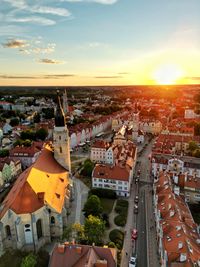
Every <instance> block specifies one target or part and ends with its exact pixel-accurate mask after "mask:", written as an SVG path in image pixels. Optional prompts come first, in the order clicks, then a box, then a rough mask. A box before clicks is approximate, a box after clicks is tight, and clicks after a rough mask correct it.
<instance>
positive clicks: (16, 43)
mask: <svg viewBox="0 0 200 267" xmlns="http://www.w3.org/2000/svg"><path fill="white" fill-rule="evenodd" d="M2 45H3V47H4V48H21V47H26V46H28V45H29V44H28V43H27V42H26V41H25V40H17V39H12V40H8V41H7V42H6V43H4V44H2Z"/></svg>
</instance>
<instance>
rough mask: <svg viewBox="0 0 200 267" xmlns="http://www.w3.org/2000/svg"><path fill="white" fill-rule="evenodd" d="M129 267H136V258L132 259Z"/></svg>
mask: <svg viewBox="0 0 200 267" xmlns="http://www.w3.org/2000/svg"><path fill="white" fill-rule="evenodd" d="M129 267H136V257H131V258H130V261H129Z"/></svg>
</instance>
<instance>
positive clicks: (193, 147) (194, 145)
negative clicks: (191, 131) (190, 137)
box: [188, 141, 198, 152]
mask: <svg viewBox="0 0 200 267" xmlns="http://www.w3.org/2000/svg"><path fill="white" fill-rule="evenodd" d="M197 148H198V145H197V143H196V142H195V141H190V142H189V147H188V149H189V150H190V152H193V151H195V150H196V149H197Z"/></svg>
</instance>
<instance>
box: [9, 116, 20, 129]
mask: <svg viewBox="0 0 200 267" xmlns="http://www.w3.org/2000/svg"><path fill="white" fill-rule="evenodd" d="M10 125H11V126H12V127H14V126H17V125H19V119H18V118H12V119H11V120H10Z"/></svg>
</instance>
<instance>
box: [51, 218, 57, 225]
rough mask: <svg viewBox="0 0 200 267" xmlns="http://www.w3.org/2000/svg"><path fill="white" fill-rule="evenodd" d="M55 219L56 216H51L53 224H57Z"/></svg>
mask: <svg viewBox="0 0 200 267" xmlns="http://www.w3.org/2000/svg"><path fill="white" fill-rule="evenodd" d="M55 222H56V221H55V217H54V216H51V224H55Z"/></svg>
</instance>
